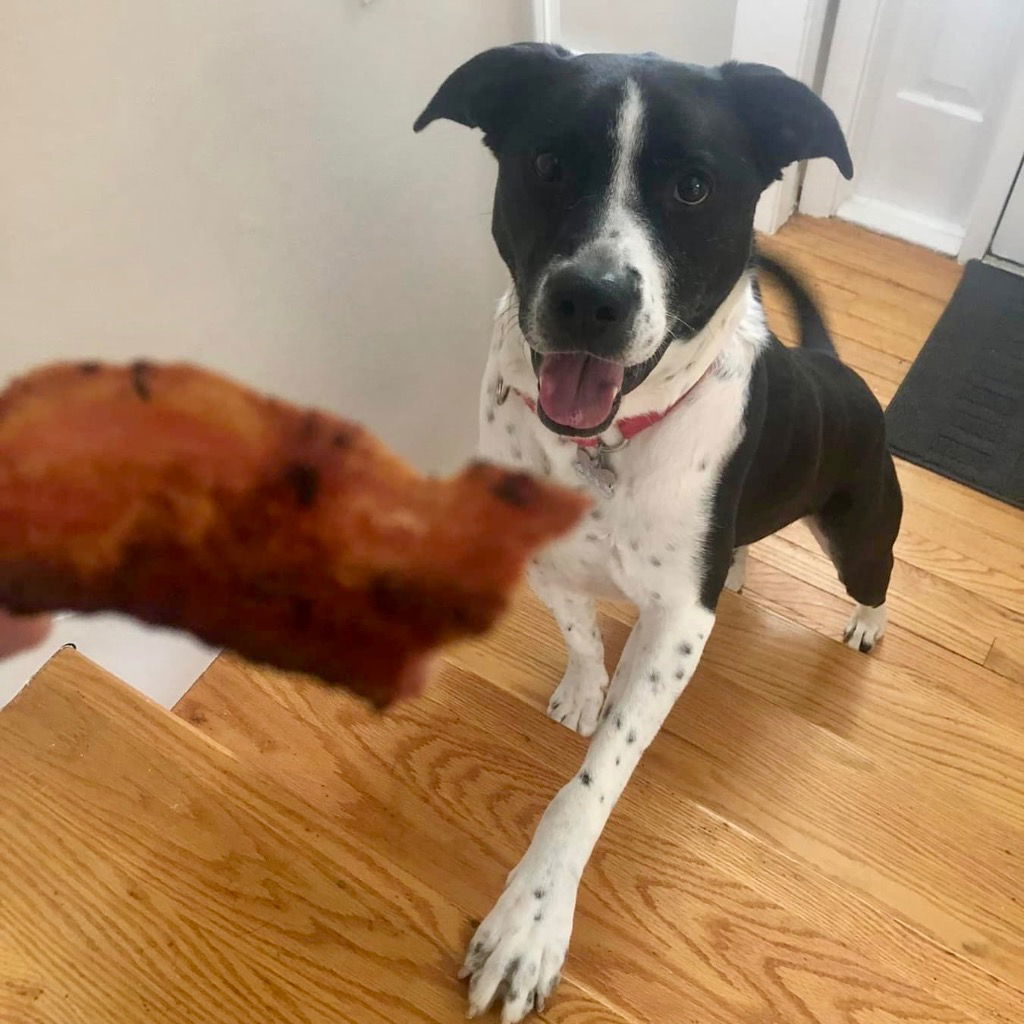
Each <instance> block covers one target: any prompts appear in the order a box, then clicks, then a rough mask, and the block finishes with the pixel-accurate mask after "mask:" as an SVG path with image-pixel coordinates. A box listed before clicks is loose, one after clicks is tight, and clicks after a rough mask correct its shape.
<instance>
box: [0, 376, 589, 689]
mask: <svg viewBox="0 0 1024 1024" xmlns="http://www.w3.org/2000/svg"><path fill="white" fill-rule="evenodd" d="M583 506H584V500H583V499H582V498H581V497H580V496H579V495H577V494H573V493H571V492H568V491H563V490H561V489H558V488H555V487H552V486H550V485H548V484H545V483H542V482H539V481H537V480H534V479H532V478H530V477H528V476H525V475H523V474H519V473H514V472H509V471H507V470H503V469H498V468H495V467H493V466H488V465H484V464H480V463H477V464H473V465H471V466H469V467H468V468H467V469H466V470H464V471H463V472H462V473H461V474H460V475H459V476H456V477H454V478H453V479H451V480H445V481H437V480H430V479H424V478H423V477H421V476H419V475H418V474H416V473H415V472H414V471H413V470H412V469H410V468H409V467H408V466H406V465H405V464H404V463H403V462H401V461H400V460H399V459H398V458H397V457H396V456H394V455H393V454H391V453H390V452H389V451H388V450H387V449H386V448H385V447H384V446H383V445H382V444H381V443H380V442H378V441H377V440H376V439H375V438H374V437H373V436H372V435H370V434H369V433H368V432H367V431H365V430H363V429H362V428H360V427H358V426H355V425H353V424H351V423H347V422H345V421H343V420H339V419H335V418H334V417H331V416H328V415H325V414H323V413H319V412H310V411H304V410H300V409H296V408H293V407H291V406H289V405H286V404H283V403H281V402H277V401H274V400H272V399H269V398H265V397H263V396H260V395H257V394H255V393H253V392H251V391H249V390H247V389H246V388H243V387H241V386H240V385H238V384H235V383H233V382H231V381H229V380H225V379H224V378H222V377H218V376H215V375H213V374H210V373H207V372H205V371H203V370H199V369H196V368H193V367H189V366H184V365H174V366H156V365H151V364H149V363H136V364H134V365H133V366H131V367H109V366H101V365H99V364H97V363H81V364H78V365H71V364H62V365H58V366H52V367H48V368H44V369H41V370H39V371H37V372H35V373H32V374H31V375H29V376H27V377H25V378H23V379H22V380H19V381H17V382H15V383H14V384H13V385H11V387H10V388H8V390H7V391H6V392H5V393H3V394H2V395H0V606H3V607H6V608H8V609H9V610H11V611H15V612H39V611H45V610H51V609H58V608H69V609H75V610H78V611H98V610H116V611H122V612H126V613H128V614H131V615H134V616H136V617H137V618H140V619H143V620H145V621H147V622H152V623H157V624H162V625H168V626H175V627H179V628H181V629H185V630H188V631H190V632H192V633H194V634H196V635H197V636H199V637H201V638H202V639H203V640H206V641H207V642H209V643H212V644H215V645H218V646H225V647H230V648H233V649H234V650H235V651H238V652H239V653H241V654H243V655H245V656H247V657H249V658H252V659H254V660H257V661H263V662H267V663H269V664H271V665H274V666H277V667H279V668H283V669H288V670H295V671H300V672H306V673H311V674H313V675H317V676H320V677H321V678H323V679H324V680H326V681H328V682H331V683H338V684H342V685H344V686H348V687H350V688H351V689H354V690H356V691H357V692H359V693H361V694H363V695H365V696H367V697H369V698H370V699H372V700H374V701H375V702H377V703H381V704H383V703H387V702H389V701H391V700H392V699H394V698H396V697H400V696H403V695H406V694H410V693H414V692H417V691H418V690H419V688H420V687H421V686H422V682H423V676H424V666H425V656H426V655H427V654H428V653H429V652H431V651H432V650H433V649H434V648H435V647H437V645H439V644H442V643H444V642H446V641H450V640H452V639H454V638H457V637H460V636H465V635H469V634H475V633H480V632H482V631H484V630H486V629H487V628H488V627H489V626H490V625H491V624H492V623H493V622H494V620H495V618H496V617H497V616H498V615H499V614H500V613H501V612H502V610H503V609H504V608H505V606H506V603H507V601H508V598H509V594H510V591H511V590H512V589H513V588H514V586H515V585H516V583H517V581H518V580H519V579H520V576H521V574H522V571H523V568H524V564H525V562H526V560H527V558H528V557H529V555H530V554H531V553H532V552H533V551H534V550H535V549H536V548H537V547H538V546H539V545H541V544H543V543H544V542H545V541H548V540H550V539H552V538H554V537H556V536H558V535H559V534H561V533H563V532H564V531H565V530H567V529H568V528H569V527H570V526H571V525H572V524H573V523H574V522H575V521H576V520H577V519H578V517H579V515H580V514H581V512H582V509H583Z"/></svg>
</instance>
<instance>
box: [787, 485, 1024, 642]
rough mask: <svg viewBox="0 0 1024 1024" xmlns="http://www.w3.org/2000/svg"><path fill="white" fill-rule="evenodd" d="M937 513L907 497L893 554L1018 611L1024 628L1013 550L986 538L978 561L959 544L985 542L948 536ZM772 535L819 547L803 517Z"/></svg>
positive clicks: (1023, 599) (1020, 578)
mask: <svg viewBox="0 0 1024 1024" xmlns="http://www.w3.org/2000/svg"><path fill="white" fill-rule="evenodd" d="M929 518H931V519H932V520H933V522H932V524H931V525H932V526H933V527H934V528H931V529H927V530H926V531H919V530H917V529H915V528H914V526H915V525H916V524H915V520H916V521H921V520H925V521H927V519H929ZM937 518H938V517H928V516H927V515H926V514H925V513H924V510H922V509H921V508H920V506H918V505H917V504H916V503H912V505H911V509H910V511H909V512H908V514H907V516H906V517H905V519H904V522H903V525H902V526H901V528H900V535H899V537H898V538H897V540H896V547H895V552H896V557H897V558H898V559H899V560H900V561H902V562H905V563H906V564H907V565H911V566H914V567H915V568H917V569H920V570H922V571H924V572H926V573H929V574H930V575H932V576H936V577H938V578H939V579H942V580H945V581H946V582H947V583H951V584H952V585H953V586H954V587H957V588H960V589H962V590H965V591H967V592H968V593H970V594H974V595H976V596H977V597H980V598H982V599H983V600H985V601H986V602H988V603H991V604H993V605H995V606H997V607H998V608H1000V609H1002V610H1004V611H1007V612H1011V613H1013V614H1014V615H1015V616H1019V617H1020V626H1021V629H1022V631H1024V574H1019V575H1018V573H1017V567H1016V564H1015V563H1016V562H1017V561H1019V558H1020V555H1019V553H1018V552H1016V551H1013V552H1010V551H1006V552H1005V554H1006V555H1008V556H1009V559H1010V560H1009V561H1005V560H1004V559H1002V558H1000V557H999V553H1000V552H999V549H1000V548H1003V549H1005V548H1006V547H1008V545H1005V544H1001V543H1000V542H999V541H997V540H995V539H994V538H992V539H990V541H989V543H988V545H987V546H988V547H989V548H990V549H992V550H991V553H990V554H988V557H986V560H985V561H984V562H982V561H978V559H977V557H975V556H973V555H970V554H966V553H964V552H963V551H961V550H959V549H960V548H963V547H968V548H971V549H973V551H974V552H975V553H976V554H977V555H980V556H983V557H984V556H985V555H986V554H987V553H986V552H985V551H983V550H982V549H983V548H984V547H986V545H984V544H981V543H979V544H977V545H975V544H972V543H971V541H967V543H963V541H962V539H961V540H960V541H959V542H958V540H957V538H956V537H955V536H952V537H951V536H950V533H949V531H948V530H943V529H941V528H940V527H941V523H940V522H935V520H936V519H937ZM778 536H780V537H783V538H784V539H785V540H788V541H791V542H792V543H793V544H796V545H797V546H798V547H801V548H803V549H804V550H805V551H809V552H811V553H812V554H819V553H820V552H821V547H820V545H819V544H818V542H817V541H816V540H815V539H814V537H813V536H812V534H811V532H810V530H809V529H808V528H807V526H806V525H805V524H804V523H803V522H796V523H791V524H790V525H789V526H787V527H785V528H784V529H782V530H780V531H779V533H778ZM961 536H962V535H961ZM1004 566H1005V568H1004Z"/></svg>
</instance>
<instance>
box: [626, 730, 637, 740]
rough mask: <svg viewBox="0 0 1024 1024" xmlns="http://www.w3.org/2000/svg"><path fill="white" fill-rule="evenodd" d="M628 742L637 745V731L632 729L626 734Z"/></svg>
mask: <svg viewBox="0 0 1024 1024" xmlns="http://www.w3.org/2000/svg"><path fill="white" fill-rule="evenodd" d="M626 742H627V743H636V729H630V730H629V732H628V733H626Z"/></svg>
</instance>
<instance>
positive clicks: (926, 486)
mask: <svg viewBox="0 0 1024 1024" xmlns="http://www.w3.org/2000/svg"><path fill="white" fill-rule="evenodd" d="M896 469H897V472H898V474H899V478H900V483H901V484H902V486H903V490H904V493H905V494H906V495H909V496H910V498H911V500H912V501H913V502H919V503H922V504H925V505H927V506H928V507H930V508H933V509H939V510H942V511H944V512H945V513H946V514H948V515H950V516H953V517H955V519H956V520H957V522H958V523H960V524H962V525H963V530H962V533H963V535H964V536H963V540H964V542H965V543H970V540H969V538H970V537H971V536H973V535H975V534H977V533H981V534H990V535H991V536H993V537H997V538H999V539H1000V540H1002V541H1004V542H1005V543H1007V544H1009V545H1011V546H1014V547H1016V548H1017V550H1018V552H1019V551H1020V550H1021V547H1022V544H1021V540H1022V538H1024V510H1022V509H1018V508H1013V506H1011V505H1007V504H1006V503H1005V502H1002V501H997V500H996V499H995V498H990V497H989V496H988V495H987V494H981V493H979V492H978V491H973V490H971V488H969V487H966V486H964V485H963V484H960V483H957V482H956V481H955V480H947V479H946V478H945V477H944V476H939V474H938V473H933V472H932V471H931V470H928V469H923V468H922V467H921V466H915V465H914V464H913V463H911V462H906V461H904V460H903V459H897V460H896ZM1018 564H1019V559H1018Z"/></svg>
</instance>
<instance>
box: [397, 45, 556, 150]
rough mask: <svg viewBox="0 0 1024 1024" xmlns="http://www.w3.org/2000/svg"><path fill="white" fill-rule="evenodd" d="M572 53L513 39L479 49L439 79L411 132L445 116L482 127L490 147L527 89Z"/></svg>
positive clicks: (524, 102) (523, 103) (526, 97)
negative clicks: (491, 47) (439, 81)
mask: <svg viewBox="0 0 1024 1024" xmlns="http://www.w3.org/2000/svg"><path fill="white" fill-rule="evenodd" d="M571 56H572V54H570V53H569V51H568V50H564V49H562V47H561V46H552V45H550V44H548V43H514V44H513V45H511V46H497V47H495V48H494V49H493V50H485V51H484V52H483V53H478V54H477V55H476V56H475V57H474V58H473V59H472V60H468V61H466V63H465V64H463V65H462V66H461V67H459V68H456V69H455V70H454V71H453V72H452V73H451V74H450V75H449V76H448V77H447V78H446V79H445V80H444V83H443V84H442V85H441V88H440V89H438V90H437V92H436V93H435V94H434V98H433V99H432V100H431V101H430V102H429V103H428V104H427V107H426V109H425V110H424V111H423V113H422V114H420V116H419V117H417V118H416V122H415V124H414V125H413V131H417V132H421V131H423V129H424V128H426V127H427V125H428V124H430V123H431V122H432V121H436V120H437V119H438V118H439V117H445V118H447V119H448V120H449V121H457V122H458V123H459V124H464V125H466V127H467V128H482V129H483V131H484V141H485V142H487V144H488V145H490V146H491V147H492V148H493V143H494V140H495V137H496V136H499V135H500V134H501V132H502V131H503V130H504V129H505V128H507V127H508V126H509V124H510V123H511V122H512V120H513V119H514V118H515V116H516V114H517V112H518V111H520V110H522V109H524V108H525V107H526V105H527V104H528V102H529V97H530V95H531V93H532V92H533V88H532V87H533V86H535V85H536V84H538V82H539V81H540V80H543V78H544V77H545V76H546V75H547V74H548V73H549V72H550V70H551V68H552V67H553V66H555V64H556V62H558V61H562V60H564V59H565V58H567V57H571Z"/></svg>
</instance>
